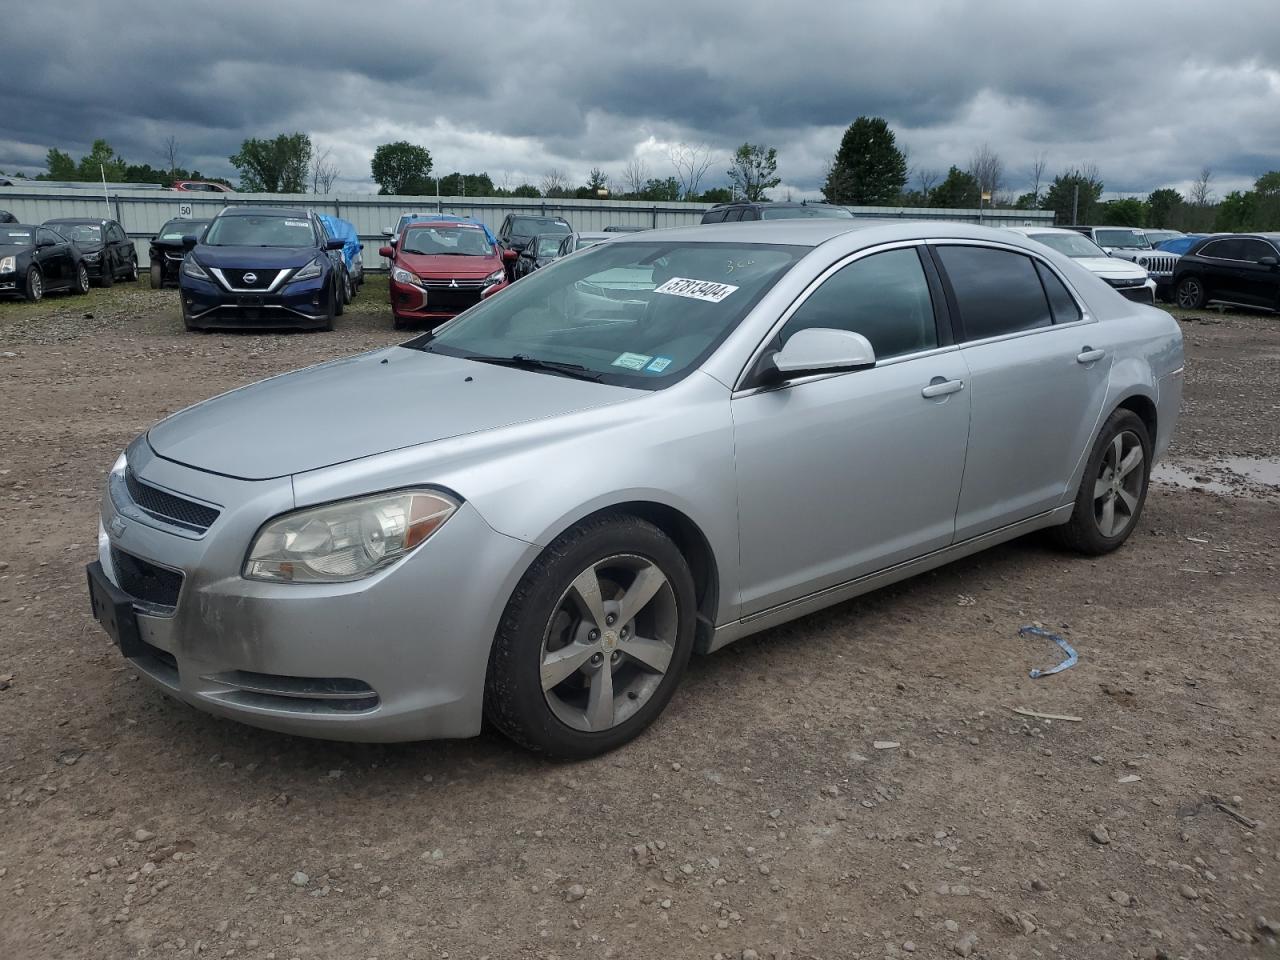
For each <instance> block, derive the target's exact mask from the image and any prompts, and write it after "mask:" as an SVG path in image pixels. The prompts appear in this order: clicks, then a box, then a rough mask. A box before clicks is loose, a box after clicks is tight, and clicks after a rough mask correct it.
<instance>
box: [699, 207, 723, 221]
mask: <svg viewBox="0 0 1280 960" xmlns="http://www.w3.org/2000/svg"><path fill="white" fill-rule="evenodd" d="M724 215H725V211H724V210H708V211H707V212H706V214H705V215H704V216H703V217H702V222H703V223H724Z"/></svg>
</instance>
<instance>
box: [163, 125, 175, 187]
mask: <svg viewBox="0 0 1280 960" xmlns="http://www.w3.org/2000/svg"><path fill="white" fill-rule="evenodd" d="M164 158H165V161H166V162H167V163H168V164H169V177H170V179H173V180H176V179H177V178H178V138H177V137H175V136H174V135H173V134H169V136H167V137H166V138H165V141H164Z"/></svg>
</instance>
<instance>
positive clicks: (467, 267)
mask: <svg viewBox="0 0 1280 960" xmlns="http://www.w3.org/2000/svg"><path fill="white" fill-rule="evenodd" d="M396 263H397V264H399V265H400V266H402V267H404V268H405V269H406V270H412V271H413V272H414V273H416V274H417V275H418V276H420V277H458V278H462V277H466V278H474V279H477V280H479V279H480V278H482V277H487V276H488V275H489V274H491V273H493V272H494V271H495V270H499V269H501V268H502V261H501V260H500V259H498V258H497V257H496V256H493V257H454V256H449V255H441V254H431V253H401V254H400V256H399V257H397V258H396Z"/></svg>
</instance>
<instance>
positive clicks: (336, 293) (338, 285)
mask: <svg viewBox="0 0 1280 960" xmlns="http://www.w3.org/2000/svg"><path fill="white" fill-rule="evenodd" d="M346 312H347V298H346V297H345V296H344V295H343V291H342V278H341V277H334V278H333V315H334V316H335V317H340V316H342V315H343V314H344V313H346Z"/></svg>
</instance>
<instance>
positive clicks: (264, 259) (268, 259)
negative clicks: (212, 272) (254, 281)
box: [191, 244, 323, 270]
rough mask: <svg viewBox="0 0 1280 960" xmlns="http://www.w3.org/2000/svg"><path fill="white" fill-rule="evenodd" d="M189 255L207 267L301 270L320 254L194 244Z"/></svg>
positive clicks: (304, 250)
mask: <svg viewBox="0 0 1280 960" xmlns="http://www.w3.org/2000/svg"><path fill="white" fill-rule="evenodd" d="M191 253H192V255H193V256H194V257H195V258H196V260H198V261H199V262H200V263H202V264H204V265H205V266H206V267H217V268H218V269H223V268H226V267H230V268H232V269H237V268H240V267H244V268H253V269H255V270H269V269H271V268H273V267H274V268H275V269H277V270H283V269H284V268H286V267H303V266H306V265H307V264H308V263H310V262H311V261H312V260H314V259H315V258H316V257H319V256H322V255H323V251H321V250H320V249H319V248H317V247H211V246H205V245H204V244H199V245H197V246H196V248H195V249H194V250H192V251H191Z"/></svg>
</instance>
